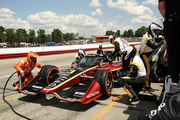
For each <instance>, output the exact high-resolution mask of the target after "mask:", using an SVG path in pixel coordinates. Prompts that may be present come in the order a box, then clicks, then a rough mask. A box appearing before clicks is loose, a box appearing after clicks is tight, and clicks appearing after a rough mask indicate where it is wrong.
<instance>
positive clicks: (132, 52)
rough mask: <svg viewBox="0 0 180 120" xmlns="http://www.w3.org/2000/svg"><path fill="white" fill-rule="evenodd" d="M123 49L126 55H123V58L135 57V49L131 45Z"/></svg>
mask: <svg viewBox="0 0 180 120" xmlns="http://www.w3.org/2000/svg"><path fill="white" fill-rule="evenodd" d="M125 50H126V55H125V57H124V59H125V60H127V59H131V58H134V57H135V55H136V52H137V50H136V48H135V47H134V46H133V45H130V46H128V47H126V48H125Z"/></svg>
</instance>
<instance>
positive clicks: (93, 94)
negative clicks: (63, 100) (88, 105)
mask: <svg viewBox="0 0 180 120" xmlns="http://www.w3.org/2000/svg"><path fill="white" fill-rule="evenodd" d="M98 94H99V91H96V92H93V93H91V94H89V95H88V96H87V99H89V98H91V97H93V96H96V95H98Z"/></svg>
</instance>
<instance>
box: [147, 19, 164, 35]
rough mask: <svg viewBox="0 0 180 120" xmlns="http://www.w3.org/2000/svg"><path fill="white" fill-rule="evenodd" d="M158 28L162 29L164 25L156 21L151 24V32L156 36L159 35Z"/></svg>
mask: <svg viewBox="0 0 180 120" xmlns="http://www.w3.org/2000/svg"><path fill="white" fill-rule="evenodd" d="M156 30H162V27H161V26H160V25H158V24H157V23H154V22H153V23H151V24H150V25H149V33H150V34H151V35H152V36H153V37H155V38H157V37H158V35H157V34H156V32H155V31H156Z"/></svg>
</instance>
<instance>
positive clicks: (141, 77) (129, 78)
mask: <svg viewBox="0 0 180 120" xmlns="http://www.w3.org/2000/svg"><path fill="white" fill-rule="evenodd" d="M136 52H137V50H136V48H135V47H134V46H128V47H126V51H124V52H123V53H122V54H123V57H124V59H125V60H126V61H128V62H126V63H129V66H130V67H129V73H128V74H127V75H126V76H122V77H121V78H119V79H118V83H119V85H120V86H122V87H123V88H124V90H125V91H126V92H127V94H128V96H129V99H128V101H127V102H133V101H137V100H139V98H138V95H139V92H140V90H141V89H142V88H143V86H144V85H145V82H146V79H147V78H146V77H147V76H146V69H145V66H144V63H143V61H142V60H141V58H140V57H139V56H138V55H136ZM126 66H127V65H126Z"/></svg>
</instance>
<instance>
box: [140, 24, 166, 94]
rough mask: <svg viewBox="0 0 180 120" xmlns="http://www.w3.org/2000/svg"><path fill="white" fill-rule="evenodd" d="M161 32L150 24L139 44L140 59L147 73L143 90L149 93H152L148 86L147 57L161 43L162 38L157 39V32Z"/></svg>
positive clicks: (148, 70)
mask: <svg viewBox="0 0 180 120" xmlns="http://www.w3.org/2000/svg"><path fill="white" fill-rule="evenodd" d="M160 30H162V27H161V26H160V25H158V24H156V23H151V24H150V25H149V30H148V32H146V33H145V35H144V36H143V37H142V40H141V44H140V51H139V54H140V57H141V59H142V60H143V62H144V64H145V67H146V72H147V80H146V84H145V88H146V89H147V90H149V91H151V92H152V91H153V90H152V88H151V84H150V79H149V75H150V68H151V67H150V66H151V65H150V64H151V63H150V61H148V57H149V56H150V55H151V54H152V53H153V52H154V50H155V49H156V48H158V47H159V46H160V45H162V43H163V39H162V38H158V32H159V31H160Z"/></svg>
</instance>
